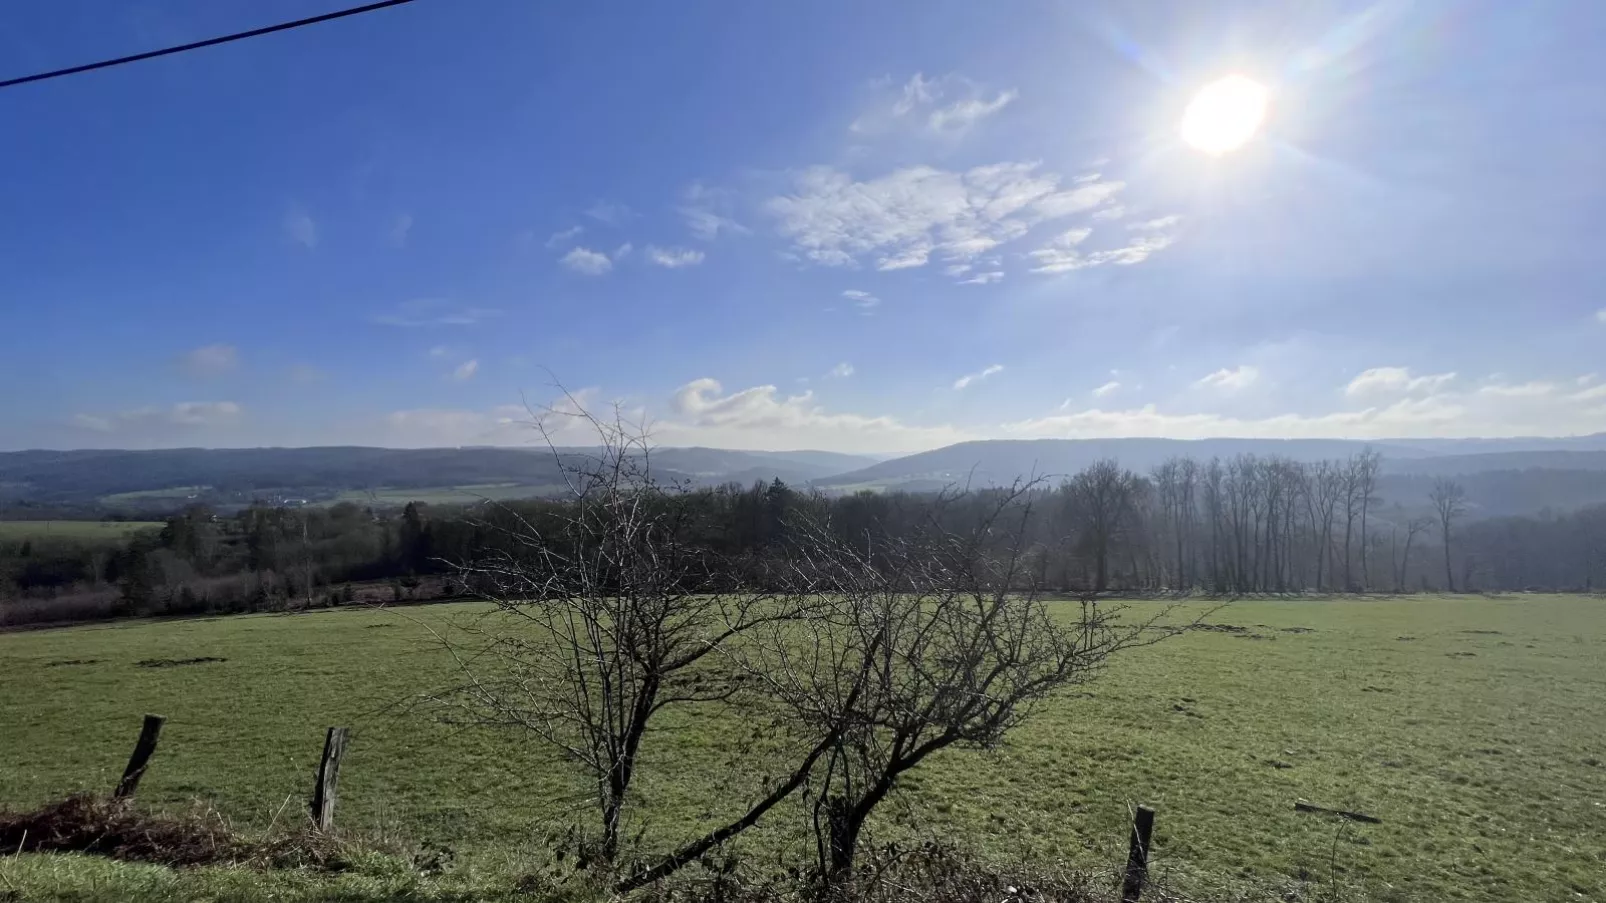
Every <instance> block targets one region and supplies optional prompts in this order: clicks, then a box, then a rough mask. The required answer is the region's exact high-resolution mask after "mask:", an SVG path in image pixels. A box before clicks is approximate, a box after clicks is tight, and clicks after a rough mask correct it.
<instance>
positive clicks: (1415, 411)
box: [1003, 381, 1606, 439]
mask: <svg viewBox="0 0 1606 903" xmlns="http://www.w3.org/2000/svg"><path fill="white" fill-rule="evenodd" d="M1343 388H1347V386H1346V387H1343ZM1597 390H1601V391H1597ZM1340 397H1342V398H1344V399H1345V401H1346V402H1348V403H1349V404H1355V403H1356V400H1355V399H1352V398H1350V397H1349V396H1348V394H1347V392H1346V393H1340ZM1003 430H1004V431H1005V432H1006V433H1008V434H1013V435H1019V436H1053V437H1063V438H1101V437H1114V436H1122V437H1150V436H1159V437H1166V438H1172V439H1201V438H1209V437H1222V436H1233V437H1240V438H1334V439H1356V438H1366V439H1388V438H1416V437H1430V436H1431V437H1474V436H1481V437H1499V436H1547V435H1548V436H1557V435H1578V434H1581V433H1591V432H1601V431H1606V386H1597V387H1594V388H1592V389H1584V390H1582V391H1574V390H1571V389H1569V390H1567V391H1561V389H1560V387H1559V386H1557V385H1555V384H1552V383H1545V382H1542V381H1541V382H1526V383H1506V382H1498V381H1497V382H1487V383H1485V384H1483V385H1482V386H1480V387H1479V388H1477V389H1475V390H1471V391H1458V390H1455V389H1453V388H1451V387H1450V385H1449V384H1448V383H1446V384H1443V385H1442V386H1441V388H1440V390H1439V391H1435V392H1430V393H1428V394H1424V395H1417V396H1396V397H1394V398H1392V399H1389V400H1386V401H1382V402H1377V403H1362V404H1361V405H1360V406H1355V407H1350V406H1346V407H1342V408H1340V409H1338V410H1328V411H1317V412H1306V413H1284V414H1274V415H1271V416H1268V417H1258V418H1242V417H1230V416H1226V415H1223V414H1219V413H1214V412H1209V411H1164V410H1161V409H1160V408H1159V407H1158V406H1156V405H1152V404H1150V405H1144V406H1142V407H1139V408H1129V409H1123V410H1109V411H1106V410H1101V409H1099V408H1089V409H1084V410H1071V409H1070V408H1069V406H1062V410H1061V411H1059V412H1056V413H1052V414H1049V415H1047V416H1043V417H1037V418H1031V419H1028V420H1022V421H1018V422H1014V423H1006V424H1004V425H1003Z"/></svg>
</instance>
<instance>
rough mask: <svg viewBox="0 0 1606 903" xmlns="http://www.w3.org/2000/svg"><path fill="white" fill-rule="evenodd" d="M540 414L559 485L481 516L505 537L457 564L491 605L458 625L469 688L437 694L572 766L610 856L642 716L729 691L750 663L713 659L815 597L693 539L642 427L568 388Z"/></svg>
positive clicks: (692, 519) (473, 718)
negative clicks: (594, 411)
mask: <svg viewBox="0 0 1606 903" xmlns="http://www.w3.org/2000/svg"><path fill="white" fill-rule="evenodd" d="M560 416H561V417H570V418H576V419H577V420H578V421H580V422H581V423H583V424H585V425H586V426H588V427H589V428H590V429H591V430H592V431H593V432H594V433H595V435H596V437H597V440H598V448H597V449H596V450H595V451H592V452H586V453H583V454H580V453H575V452H570V451H561V450H559V449H558V448H557V447H556V446H555V445H554V444H553V442H552V436H553V430H551V429H550V428H549V426H550V424H551V422H552V419H553V418H555V417H560ZM535 424H536V426H537V427H538V428H539V429H540V431H541V434H542V436H543V437H544V438H546V440H547V444H548V448H549V449H550V450H551V452H552V454H553V456H554V458H555V459H556V460H557V462H558V465H559V469H560V471H561V472H562V474H563V478H564V480H565V483H566V492H565V495H564V497H563V498H562V499H561V500H560V501H557V502H554V503H552V504H549V505H547V506H545V507H544V508H542V509H541V510H539V511H536V512H533V513H518V512H514V511H511V510H508V509H506V508H500V509H494V510H493V516H490V517H488V518H487V519H486V521H485V522H484V523H483V526H484V527H485V528H486V529H488V530H489V531H491V532H492V533H493V534H494V535H495V536H496V537H497V539H498V542H497V543H496V544H495V545H494V546H493V547H492V548H490V549H487V550H486V551H485V552H484V554H482V555H481V557H479V558H478V559H476V560H473V561H468V562H462V563H460V574H461V577H462V579H463V581H464V583H465V584H466V585H468V586H469V587H471V588H473V589H474V590H475V591H476V592H477V593H479V594H480V595H482V596H483V597H484V598H486V599H488V600H489V601H491V602H492V603H494V605H495V606H496V613H495V616H494V617H481V618H476V619H475V620H473V621H472V622H470V623H466V624H463V625H460V628H461V631H462V632H461V633H460V634H457V635H454V637H453V638H452V639H451V640H450V641H449V648H451V650H452V651H453V653H454V655H456V657H457V661H458V663H459V665H460V666H461V669H462V673H463V675H464V682H463V683H462V685H460V686H458V687H456V688H454V689H453V690H451V691H449V692H446V693H442V694H437V695H436V696H435V697H434V699H435V701H436V702H437V703H440V704H442V705H443V706H444V707H445V708H444V710H443V713H444V714H445V716H446V717H448V718H451V719H458V720H463V721H466V722H469V723H475V724H484V725H500V726H507V727H512V728H518V729H522V730H525V731H528V732H529V733H530V734H532V735H533V736H535V737H536V738H539V740H541V741H543V742H544V743H546V744H548V745H550V746H551V747H553V748H555V749H556V750H558V751H559V752H560V753H561V754H562V755H563V756H565V757H566V758H567V759H568V760H569V761H571V762H573V763H575V764H576V765H578V766H579V767H580V768H581V769H582V771H583V772H584V773H585V774H586V775H588V777H589V779H590V780H591V781H593V782H594V783H595V785H596V788H597V797H596V800H597V806H598V810H599V811H598V815H599V816H600V836H599V837H598V838H597V840H596V841H595V843H594V845H593V846H592V848H591V849H589V850H588V851H587V852H588V853H589V854H590V855H591V856H592V857H594V858H595V859H597V860H600V861H601V862H603V863H611V862H613V861H614V860H615V858H616V857H617V856H618V854H619V849H620V838H621V835H622V830H623V822H624V818H625V809H626V805H627V802H628V801H629V799H630V798H631V795H630V790H631V785H632V780H633V779H634V777H635V774H636V769H637V766H638V763H639V761H640V754H641V746H642V743H643V740H644V739H645V737H646V736H647V728H648V725H649V723H651V722H653V721H654V719H655V718H657V716H658V715H659V714H660V713H662V712H663V711H664V710H665V709H668V708H670V707H672V706H678V705H695V704H699V703H710V702H719V701H724V700H729V699H731V698H732V697H733V695H734V694H735V693H736V692H737V690H738V687H739V685H740V680H739V678H740V677H741V673H740V672H739V671H737V670H736V669H734V668H732V667H731V666H730V664H729V662H728V661H727V658H726V657H725V656H721V655H715V654H714V653H715V652H717V651H719V650H721V649H722V648H723V646H724V645H725V644H727V643H729V642H730V641H732V640H733V639H734V638H736V637H738V636H739V635H741V634H744V633H747V632H749V631H752V630H754V629H756V628H758V627H760V626H763V625H766V624H772V623H775V622H777V621H784V620H788V619H791V618H795V617H797V616H798V615H799V614H800V611H801V607H802V603H801V601H800V600H802V599H804V598H806V597H805V596H803V595H801V594H785V593H776V592H772V591H769V590H767V589H766V588H765V586H764V584H765V581H764V580H763V579H762V575H752V574H747V573H744V571H748V570H750V565H749V563H748V562H743V561H737V560H732V559H729V558H724V557H721V556H718V555H716V554H715V553H714V552H712V551H710V550H709V549H708V548H707V547H706V546H705V545H702V544H699V543H697V542H695V541H694V539H693V533H694V532H695V528H696V526H697V523H696V521H697V517H698V514H697V509H696V507H695V506H694V505H692V504H689V502H690V501H691V500H692V498H693V497H692V496H690V495H688V494H686V493H683V492H679V491H677V490H676V489H675V488H674V487H666V486H663V485H660V484H659V483H658V482H656V481H655V480H654V478H653V477H652V474H651V469H650V449H649V447H648V443H647V439H646V435H645V431H644V430H641V429H638V428H633V427H632V426H630V425H629V424H627V423H625V422H623V420H622V418H620V417H619V416H618V414H617V412H616V414H615V416H614V418H613V419H612V420H601V419H598V418H596V417H593V416H592V415H591V414H589V413H587V412H585V411H584V410H583V409H581V408H580V406H579V405H578V403H576V402H575V401H574V399H572V398H570V399H569V405H568V406H567V407H566V408H565V409H564V410H562V411H557V410H547V411H544V412H542V413H541V415H540V416H538V417H537V418H536V421H535ZM770 804H771V805H773V802H771V803H770ZM765 808H767V806H766V807H765ZM760 814H762V810H760ZM754 820H756V818H755V819H754Z"/></svg>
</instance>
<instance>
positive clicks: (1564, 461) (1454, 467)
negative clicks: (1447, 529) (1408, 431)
mask: <svg viewBox="0 0 1606 903" xmlns="http://www.w3.org/2000/svg"><path fill="white" fill-rule="evenodd" d="M1535 468H1539V469H1544V470H1590V471H1601V470H1606V449H1602V450H1600V451H1497V452H1486V453H1482V454H1448V455H1439V456H1435V457H1430V458H1404V459H1395V460H1389V459H1384V462H1383V470H1384V472H1386V473H1409V474H1426V475H1429V476H1455V475H1457V474H1466V473H1482V472H1484V471H1489V470H1533V469H1535ZM1597 479H1600V481H1601V482H1603V483H1606V477H1598V478H1597Z"/></svg>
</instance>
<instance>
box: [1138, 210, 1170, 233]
mask: <svg viewBox="0 0 1606 903" xmlns="http://www.w3.org/2000/svg"><path fill="white" fill-rule="evenodd" d="M1181 222H1182V217H1181V216H1179V215H1177V214H1175V213H1173V214H1171V215H1170V216H1162V217H1157V218H1155V219H1151V220H1145V221H1143V222H1141V223H1127V224H1126V227H1127V228H1128V229H1131V230H1133V231H1150V232H1157V231H1160V230H1162V229H1175V228H1176V227H1177V226H1178V225H1179V224H1180V223H1181Z"/></svg>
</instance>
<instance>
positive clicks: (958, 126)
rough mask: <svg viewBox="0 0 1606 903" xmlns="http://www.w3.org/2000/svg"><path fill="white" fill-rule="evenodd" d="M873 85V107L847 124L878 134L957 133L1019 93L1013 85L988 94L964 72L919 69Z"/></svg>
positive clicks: (991, 113)
mask: <svg viewBox="0 0 1606 903" xmlns="http://www.w3.org/2000/svg"><path fill="white" fill-rule="evenodd" d="M872 87H873V88H874V89H875V94H876V95H877V96H876V98H875V101H874V103H873V104H872V108H871V109H870V110H868V111H866V112H865V113H864V114H863V115H861V116H860V117H859V118H857V119H855V120H854V121H853V123H852V124H851V125H849V126H848V129H849V130H850V131H852V132H854V133H856V134H861V135H876V134H882V133H886V132H889V131H893V130H897V129H903V128H905V127H913V128H915V129H917V130H919V131H922V132H924V133H926V134H929V135H935V136H948V137H957V136H959V135H963V134H964V133H965V132H968V131H969V130H970V129H971V127H973V126H974V125H976V123H978V122H980V121H981V120H983V119H985V118H987V117H988V116H991V115H993V114H994V113H997V112H998V111H999V110H1002V109H1003V108H1004V107H1006V106H1008V105H1009V104H1010V103H1012V102H1014V101H1015V99H1016V98H1017V97H1019V96H1020V92H1018V91H1016V90H1014V89H1013V88H1011V89H1009V90H1004V91H999V92H997V93H995V94H992V95H991V96H989V95H988V93H987V92H986V91H984V90H983V89H982V87H981V86H980V85H978V84H976V83H975V82H973V81H971V80H970V79H967V78H964V77H963V76H959V75H946V76H942V77H940V78H926V77H925V75H924V73H919V72H917V73H915V75H914V77H912V78H910V79H909V81H907V82H905V83H904V84H903V85H902V86H900V87H898V88H896V89H894V88H893V85H892V82H891V80H890V79H883V80H880V81H878V82H876V83H875V84H874V85H873V86H872Z"/></svg>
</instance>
